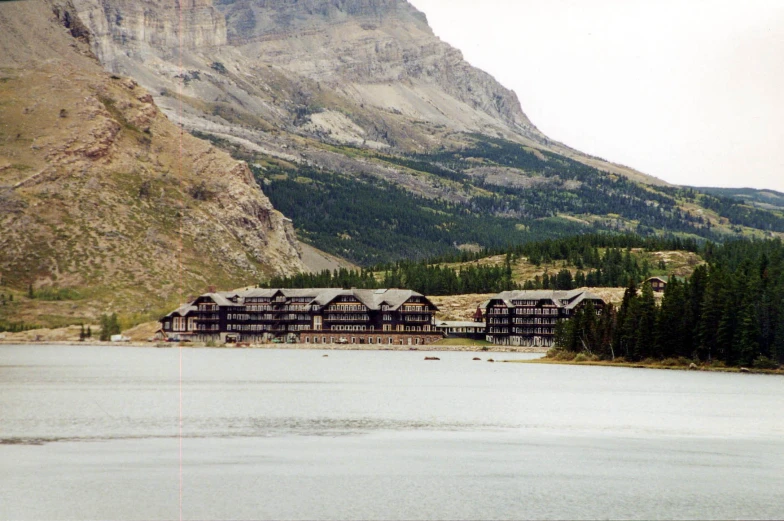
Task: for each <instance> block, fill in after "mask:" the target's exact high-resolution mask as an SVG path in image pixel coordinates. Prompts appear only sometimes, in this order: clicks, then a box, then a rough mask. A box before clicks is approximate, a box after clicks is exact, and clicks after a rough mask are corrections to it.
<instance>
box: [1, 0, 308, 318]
mask: <svg viewBox="0 0 784 521" xmlns="http://www.w3.org/2000/svg"><path fill="white" fill-rule="evenodd" d="M0 26H2V27H3V31H0V32H2V35H0V107H1V109H0V210H1V211H0V229H2V230H3V233H2V234H0V288H2V293H3V294H5V293H6V292H8V291H10V292H12V294H13V292H20V291H23V292H24V293H25V294H31V295H33V296H35V295H36V293H38V294H40V295H42V299H37V300H36V299H34V300H31V301H25V302H22V300H21V299H19V300H17V301H16V302H15V303H14V304H13V305H6V306H2V308H0V322H3V321H4V320H6V319H8V320H10V318H12V317H14V319H15V320H20V319H21V320H33V319H35V318H36V317H40V316H42V315H45V316H48V317H49V318H47V319H46V320H47V322H48V323H61V322H63V321H65V322H68V321H71V322H72V321H74V320H79V319H81V320H84V319H89V318H94V317H96V316H97V315H98V314H99V313H101V312H105V311H118V312H121V313H141V314H154V313H156V312H157V310H158V309H165V308H166V307H168V306H169V305H171V304H172V303H173V302H174V303H176V301H177V299H179V298H180V293H184V294H186V295H187V294H188V293H190V292H199V291H202V290H203V289H204V288H205V287H207V286H209V285H210V284H221V285H224V284H225V285H240V284H243V283H245V284H247V283H252V282H257V281H258V280H259V279H261V278H266V277H269V276H272V275H282V274H284V273H288V274H293V273H297V272H299V271H302V270H303V269H304V268H303V265H302V261H301V253H300V252H299V250H298V247H299V245H298V242H297V240H296V237H295V232H294V228H293V226H292V223H291V221H290V220H289V219H286V218H285V217H284V216H283V215H282V214H280V212H278V211H276V210H275V209H274V208H273V207H272V204H271V203H270V201H269V199H268V198H267V197H266V196H265V195H264V194H263V193H262V192H261V190H260V189H259V187H258V185H257V183H256V182H255V180H254V178H253V176H252V174H251V172H250V170H249V168H248V166H247V165H246V164H244V163H242V162H238V161H236V160H234V159H232V158H231V157H230V156H229V155H228V154H227V153H225V152H223V151H220V150H218V149H217V148H215V147H213V146H212V145H210V144H209V143H207V142H205V141H202V140H198V139H196V138H194V137H192V136H190V135H189V134H187V133H184V132H182V131H181V130H180V129H179V128H178V127H177V126H176V125H174V124H173V123H172V122H171V121H169V120H168V119H167V118H166V116H165V115H164V114H163V113H162V112H161V111H160V110H159V109H158V107H157V106H156V104H155V102H154V100H153V97H152V96H151V95H150V94H149V93H148V92H147V91H145V90H144V89H143V88H142V87H141V86H139V85H138V84H137V83H136V81H134V80H133V79H130V78H123V77H120V76H116V75H111V74H110V73H108V72H106V71H105V70H104V69H103V68H102V66H101V65H100V64H99V63H98V61H97V60H96V58H95V56H94V55H93V54H92V51H91V50H90V48H89V46H88V44H87V43H85V41H84V40H85V38H86V35H87V34H89V33H88V32H87V30H86V28H85V27H84V26H82V25H81V24H80V22H79V19H78V17H76V16H74V15H73V11H72V5H71V4H70V2H48V1H47V2H38V1H36V2H10V3H9V2H3V3H2V4H0ZM205 259H209V262H207V263H205V262H204V261H205ZM28 288H29V291H26V290H28ZM64 288H69V290H70V291H69V292H65V293H61V292H60V291H59V290H60V289H64ZM52 295H55V296H56V297H57V298H50V297H51V296H52ZM62 295H65V296H66V297H67V298H65V299H61V300H60V297H61V296H62ZM4 302H5V301H4Z"/></svg>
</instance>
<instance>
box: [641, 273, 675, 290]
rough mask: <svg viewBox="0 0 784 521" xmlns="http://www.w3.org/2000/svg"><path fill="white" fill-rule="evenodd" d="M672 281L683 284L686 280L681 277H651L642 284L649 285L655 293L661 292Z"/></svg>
mask: <svg viewBox="0 0 784 521" xmlns="http://www.w3.org/2000/svg"><path fill="white" fill-rule="evenodd" d="M673 279H675V280H677V281H679V282H684V281H685V280H686V279H685V278H683V277H669V276H659V277H651V278H649V279H648V280H646V281H645V282H643V284H650V285H651V289H653V291H655V292H657V293H661V292H663V291H664V290H665V289H666V288H667V284H669V283H670V282H671V281H672V280H673Z"/></svg>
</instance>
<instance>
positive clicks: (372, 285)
mask: <svg viewBox="0 0 784 521" xmlns="http://www.w3.org/2000/svg"><path fill="white" fill-rule="evenodd" d="M510 260H511V256H508V257H507V260H506V262H505V263H504V265H503V266H470V267H467V268H464V269H461V270H456V269H453V268H449V267H441V266H436V265H430V264H427V263H421V262H399V263H396V264H394V265H392V266H391V267H389V268H388V269H387V270H385V271H379V272H374V271H372V270H364V269H361V270H357V271H355V270H347V269H339V270H335V271H329V270H324V271H322V272H320V273H300V274H297V275H294V276H293V277H285V278H282V277H275V278H272V279H270V280H269V281H268V282H265V283H263V284H261V285H260V286H261V287H265V288H345V289H348V288H357V289H381V288H406V289H411V290H414V291H418V292H420V293H422V294H424V295H459V294H463V293H498V292H500V291H507V290H512V289H521V287H520V286H519V285H517V284H515V283H514V281H513V280H512V267H511V264H510Z"/></svg>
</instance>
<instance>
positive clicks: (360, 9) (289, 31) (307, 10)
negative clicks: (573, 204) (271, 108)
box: [217, 0, 538, 136]
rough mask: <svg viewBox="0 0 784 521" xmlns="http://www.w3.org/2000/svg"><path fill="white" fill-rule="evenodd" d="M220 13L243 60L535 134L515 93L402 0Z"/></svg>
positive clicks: (414, 109)
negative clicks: (462, 112)
mask: <svg viewBox="0 0 784 521" xmlns="http://www.w3.org/2000/svg"><path fill="white" fill-rule="evenodd" d="M217 7H218V9H220V11H221V12H223V13H224V14H225V15H226V19H227V21H228V26H229V39H230V42H231V44H232V45H234V46H237V47H238V48H240V49H241V50H242V52H243V54H246V55H254V56H258V57H259V59H261V60H262V61H264V62H267V63H272V64H274V65H276V66H279V67H282V68H285V69H287V70H290V71H293V72H296V73H299V74H302V75H304V76H306V77H308V78H311V79H314V80H316V81H320V82H326V83H328V84H330V85H331V86H333V87H334V88H336V89H337V90H339V91H340V92H341V93H343V94H344V95H346V96H347V97H349V98H353V99H355V100H357V101H359V102H361V103H368V104H372V105H375V106H378V107H380V108H385V109H398V110H400V111H402V112H403V113H404V114H408V115H410V116H412V117H423V116H424V117H426V118H430V119H436V120H438V121H440V122H443V123H444V124H447V125H450V124H454V123H455V122H456V121H459V122H462V123H464V124H465V126H466V127H467V128H470V129H472V130H481V127H479V126H475V127H473V128H472V127H471V123H470V122H469V121H467V120H465V119H464V118H460V117H456V116H457V115H456V114H454V112H455V108H456V107H455V106H454V105H456V103H455V102H458V103H459V104H464V105H466V106H467V108H470V109H471V110H472V111H475V112H476V113H477V114H481V115H487V116H490V118H492V119H494V120H498V122H503V123H505V124H507V125H508V126H509V127H510V128H512V129H514V130H516V131H518V132H521V133H524V134H529V135H532V136H533V135H537V134H538V133H537V132H536V129H535V128H534V127H533V125H532V124H531V122H530V121H529V120H528V118H527V117H526V116H525V114H523V111H522V109H521V107H520V104H519V102H518V100H517V97H516V96H515V94H514V93H513V92H511V91H509V90H507V89H505V88H504V87H503V86H501V85H500V84H499V83H498V82H496V81H495V79H493V78H492V77H491V76H490V75H488V74H486V73H485V72H483V71H481V70H479V69H476V68H474V67H472V66H471V65H470V64H468V63H467V62H466V61H465V60H464V59H463V55H462V53H461V52H460V51H459V50H457V49H455V48H453V47H451V46H449V45H447V44H446V43H444V42H442V41H440V40H439V39H438V38H436V37H435V35H434V34H433V32H432V30H431V29H430V27H429V25H428V24H427V19H426V17H425V15H424V14H423V13H421V12H419V11H417V10H416V9H415V8H414V7H413V6H412V5H411V4H410V3H409V2H407V1H405V0H348V1H347V0H308V1H305V2H296V1H283V2H270V1H264V0H262V1H258V0H223V1H221V2H219V3H218V5H217ZM388 84H392V88H391V89H387V88H386V87H387V86H388ZM430 90H434V91H435V92H430ZM444 94H446V96H444ZM450 97H451V98H453V99H449V98H450ZM423 102H424V103H423ZM424 104H429V105H431V107H427V108H426V110H423V105H424ZM463 108H466V107H463ZM437 111H441V112H443V113H445V114H450V117H449V118H447V119H443V118H441V117H438V116H439V114H438V113H437ZM477 114H474V115H477ZM487 123H488V124H489V122H487Z"/></svg>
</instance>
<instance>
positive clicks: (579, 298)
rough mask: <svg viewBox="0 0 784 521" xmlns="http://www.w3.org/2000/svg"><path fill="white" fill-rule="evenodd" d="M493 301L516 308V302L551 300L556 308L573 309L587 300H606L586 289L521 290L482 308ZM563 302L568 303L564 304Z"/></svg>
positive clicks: (502, 295)
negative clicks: (499, 301)
mask: <svg viewBox="0 0 784 521" xmlns="http://www.w3.org/2000/svg"><path fill="white" fill-rule="evenodd" d="M493 300H502V301H503V302H504V304H506V306H507V307H510V308H512V307H514V304H513V303H512V302H513V301H515V300H549V301H551V302H553V303H554V304H555V305H556V306H559V307H566V308H568V309H572V308H574V307H575V306H577V305H578V304H579V303H580V302H583V301H585V300H601V301H602V302H604V300H603V299H602V298H601V297H599V296H597V295H595V294H593V293H590V292H588V291H585V290H584V289H573V290H569V291H562V290H552V289H536V290H520V291H502V292H501V293H499V294H498V295H496V296H494V297H493V298H492V299H490V300H488V301H486V302H484V303H483V304H482V306H481V307H484V308H487V306H488V305H489V304H490V302H492V301H493ZM562 301H566V302H565V303H562Z"/></svg>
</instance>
